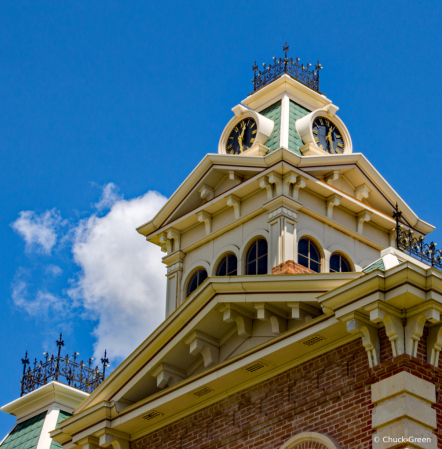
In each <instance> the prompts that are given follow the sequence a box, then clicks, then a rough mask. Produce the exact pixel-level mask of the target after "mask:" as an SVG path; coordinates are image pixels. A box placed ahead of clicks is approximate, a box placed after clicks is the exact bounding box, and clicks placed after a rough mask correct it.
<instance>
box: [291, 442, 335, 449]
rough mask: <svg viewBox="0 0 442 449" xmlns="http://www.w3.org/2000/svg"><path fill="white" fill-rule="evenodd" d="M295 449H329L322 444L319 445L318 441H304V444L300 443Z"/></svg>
mask: <svg viewBox="0 0 442 449" xmlns="http://www.w3.org/2000/svg"><path fill="white" fill-rule="evenodd" d="M293 449H328V448H327V446H325V445H324V444H322V443H318V442H317V441H304V442H303V443H299V444H297V445H296V446H293Z"/></svg>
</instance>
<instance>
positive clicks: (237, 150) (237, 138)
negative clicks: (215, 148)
mask: <svg viewBox="0 0 442 449" xmlns="http://www.w3.org/2000/svg"><path fill="white" fill-rule="evenodd" d="M256 132H257V126H256V122H255V120H253V119H252V118H249V117H248V118H245V119H244V120H242V121H241V122H239V123H238V124H237V125H236V126H235V127H234V128H233V129H232V132H231V133H230V135H229V137H228V138H227V143H226V153H227V154H241V153H244V151H246V150H248V149H249V148H250V147H251V146H252V145H253V144H254V143H255V137H256Z"/></svg>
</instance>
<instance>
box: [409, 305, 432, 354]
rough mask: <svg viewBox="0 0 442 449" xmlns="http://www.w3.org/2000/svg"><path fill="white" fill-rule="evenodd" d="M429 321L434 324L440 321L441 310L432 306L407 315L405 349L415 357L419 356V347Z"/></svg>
mask: <svg viewBox="0 0 442 449" xmlns="http://www.w3.org/2000/svg"><path fill="white" fill-rule="evenodd" d="M427 321H429V322H430V323H433V324H434V323H438V322H439V321H440V312H439V310H436V309H433V308H432V307H431V308H429V309H426V310H423V311H422V312H419V313H416V314H415V315H413V316H411V317H409V318H408V317H407V324H406V326H405V350H406V352H407V354H409V355H411V356H413V357H416V356H417V347H418V344H419V341H420V339H421V337H422V334H423V332H424V326H425V323H426V322H427Z"/></svg>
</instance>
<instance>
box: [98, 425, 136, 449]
mask: <svg viewBox="0 0 442 449" xmlns="http://www.w3.org/2000/svg"><path fill="white" fill-rule="evenodd" d="M106 432H112V431H109V430H108V429H106ZM114 433H118V434H122V432H112V433H104V434H103V435H100V437H99V440H98V442H99V445H100V447H112V449H129V438H127V439H126V438H122V437H121V436H118V435H114Z"/></svg>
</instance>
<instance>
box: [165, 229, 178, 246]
mask: <svg viewBox="0 0 442 449" xmlns="http://www.w3.org/2000/svg"><path fill="white" fill-rule="evenodd" d="M166 232H167V238H168V239H169V240H173V251H174V252H175V251H179V250H180V249H181V235H180V232H179V231H177V230H176V229H173V228H170V229H168V230H167V231H166Z"/></svg>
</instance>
